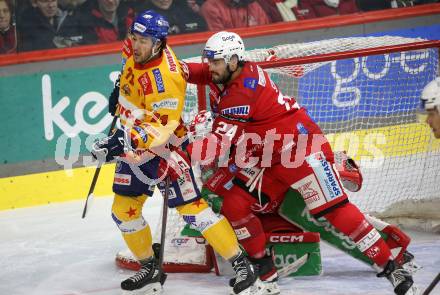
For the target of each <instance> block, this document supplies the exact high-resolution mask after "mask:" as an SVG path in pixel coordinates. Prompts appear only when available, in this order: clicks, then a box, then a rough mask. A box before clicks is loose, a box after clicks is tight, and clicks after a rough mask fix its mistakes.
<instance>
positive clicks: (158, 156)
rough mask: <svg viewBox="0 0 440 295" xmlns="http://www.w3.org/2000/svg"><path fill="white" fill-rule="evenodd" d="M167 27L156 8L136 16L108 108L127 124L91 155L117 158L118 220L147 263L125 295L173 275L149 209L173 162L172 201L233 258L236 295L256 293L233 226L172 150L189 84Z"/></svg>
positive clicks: (181, 130) (151, 288)
mask: <svg viewBox="0 0 440 295" xmlns="http://www.w3.org/2000/svg"><path fill="white" fill-rule="evenodd" d="M168 29H169V25H168V22H167V21H166V20H165V19H164V18H163V17H162V16H161V15H159V14H157V13H155V12H154V11H145V12H143V13H141V14H139V15H138V17H137V18H136V20H135V21H134V22H133V24H132V26H131V33H130V37H129V38H128V39H127V40H126V41H124V47H123V62H122V72H121V75H120V79H119V81H118V83H116V85H115V89H114V91H113V92H112V95H111V96H110V99H109V111H110V112H111V113H112V114H113V115H114V114H115V113H116V114H118V115H119V118H120V124H119V126H118V128H116V130H115V131H114V133H113V134H112V135H111V136H109V137H107V138H104V139H102V140H100V141H98V142H96V143H94V144H93V146H92V154H93V155H94V156H95V158H97V159H99V160H100V161H106V162H108V161H111V160H113V159H115V158H116V159H117V163H116V171H115V177H114V182H113V191H114V193H115V196H114V202H113V206H112V218H113V220H114V221H115V223H116V224H117V226H118V228H119V229H120V231H121V233H122V236H123V238H124V240H125V242H126V244H127V246H128V248H129V249H130V250H131V252H132V253H133V254H134V256H135V257H136V258H137V259H138V260H139V262H140V263H141V266H142V267H141V269H140V271H139V272H137V273H136V274H135V275H134V276H132V277H130V278H128V279H126V280H124V281H123V282H122V283H121V288H122V290H123V292H124V294H145V295H150V294H157V293H160V292H161V290H162V285H163V283H164V281H165V278H166V276H165V275H164V274H162V272H161V271H159V269H160V266H159V265H158V257H155V255H154V254H153V250H152V236H151V230H150V226H149V225H148V223H147V222H146V220H145V219H144V218H143V216H142V207H143V205H144V203H145V201H146V199H147V198H148V197H151V196H152V194H153V190H154V188H155V186H156V185H157V186H158V187H159V189H160V190H161V191H162V193H163V192H164V190H165V183H164V181H163V180H162V179H163V178H164V175H166V173H165V174H163V173H162V174H161V173H160V171H162V172H163V170H164V169H159V167H162V166H161V165H162V164H163V163H165V162H167V163H170V162H173V163H179V165H177V166H178V172H179V173H176V171H177V170H175V169H172V168H171V167H170V169H168V170H169V171H174V172H173V173H172V175H173V178H172V183H171V185H170V187H169V195H170V198H169V202H168V206H169V207H171V208H176V209H177V211H178V212H179V213H180V215H182V217H183V219H184V220H185V221H186V222H187V223H190V224H191V225H192V226H194V227H196V228H197V229H198V230H199V231H200V232H202V234H203V236H204V237H205V239H206V240H207V241H208V242H209V244H210V245H211V246H212V247H213V248H214V249H215V250H216V251H217V252H218V253H219V254H220V255H222V256H223V257H224V258H225V259H228V260H229V261H230V262H231V263H232V266H233V269H234V270H235V272H236V284H235V286H234V287H233V291H234V293H235V294H256V292H258V285H257V284H258V283H257V275H256V274H255V272H254V269H253V267H252V265H251V264H250V263H249V261H248V260H247V258H246V257H245V255H244V254H243V253H242V251H241V250H240V248H239V245H238V242H237V239H236V236H235V233H234V231H233V229H232V227H231V225H230V224H229V222H228V221H227V220H226V219H225V218H224V217H223V216H221V215H220V216H219V215H216V214H214V213H213V211H212V210H211V208H210V207H209V206H208V204H207V203H206V202H205V201H204V200H203V199H202V198H201V194H200V191H199V189H198V188H197V186H196V185H195V180H194V175H193V172H192V169H191V166H190V163H189V158H187V157H186V156H185V154H184V153H182V152H180V151H173V150H170V149H168V146H169V140H170V138H174V139H176V138H177V139H178V138H184V136H185V133H186V129H185V126H184V125H183V123H182V120H181V114H182V111H183V106H184V99H185V92H186V82H185V79H184V77H183V73H182V70H181V68H180V66H179V63H178V60H177V58H176V56H175V55H174V52H173V51H172V49H171V48H170V47H169V46H167V45H166V37H167V34H168ZM175 141H176V140H175ZM182 142H183V140H182ZM164 147H165V148H164ZM139 155H141V156H139ZM145 155H147V156H145ZM164 159H165V160H166V161H164ZM172 160H173V161H172ZM161 161H162V162H161ZM177 166H176V165H175V166H173V167H174V168H176V167H177ZM161 180H162V181H161Z"/></svg>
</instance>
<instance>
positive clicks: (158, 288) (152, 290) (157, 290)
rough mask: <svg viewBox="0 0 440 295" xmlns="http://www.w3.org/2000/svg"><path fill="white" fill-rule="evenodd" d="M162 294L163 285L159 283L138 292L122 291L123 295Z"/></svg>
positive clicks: (149, 285)
mask: <svg viewBox="0 0 440 295" xmlns="http://www.w3.org/2000/svg"><path fill="white" fill-rule="evenodd" d="M157 294H162V285H161V284H160V283H159V282H157V283H151V284H148V285H146V286H144V287H143V288H141V289H138V290H132V291H129V290H122V295H157Z"/></svg>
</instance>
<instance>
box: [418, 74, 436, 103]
mask: <svg viewBox="0 0 440 295" xmlns="http://www.w3.org/2000/svg"><path fill="white" fill-rule="evenodd" d="M420 100H421V109H422V110H425V111H426V110H432V109H435V108H436V107H437V110H439V112H440V77H437V78H435V79H434V80H432V81H431V82H429V83H428V84H427V85H426V86H425V88H423V91H422V96H421V98H420Z"/></svg>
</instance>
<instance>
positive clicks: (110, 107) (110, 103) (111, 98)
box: [108, 74, 121, 116]
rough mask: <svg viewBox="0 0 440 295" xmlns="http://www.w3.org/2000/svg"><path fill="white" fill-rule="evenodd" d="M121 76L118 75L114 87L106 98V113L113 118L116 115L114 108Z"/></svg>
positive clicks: (116, 103) (116, 102)
mask: <svg viewBox="0 0 440 295" xmlns="http://www.w3.org/2000/svg"><path fill="white" fill-rule="evenodd" d="M120 79H121V75H120V74H119V76H118V79H116V83H115V87H114V88H113V91H112V93H111V94H110V96H109V98H108V112H109V113H110V114H111V115H112V116H114V115H115V113H116V108H117V105H118V99H119V85H120Z"/></svg>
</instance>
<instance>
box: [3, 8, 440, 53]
mask: <svg viewBox="0 0 440 295" xmlns="http://www.w3.org/2000/svg"><path fill="white" fill-rule="evenodd" d="M439 1H440V0H0V54H4V53H14V52H22V51H30V50H40V49H50V48H64V47H72V46H77V45H87V44H98V43H108V42H115V41H117V40H122V39H124V38H125V37H126V35H127V33H128V30H129V27H130V24H131V22H132V21H133V19H134V17H135V15H136V14H137V13H139V12H141V11H144V10H147V9H153V10H155V11H156V12H158V13H160V14H162V15H164V16H165V17H166V18H167V19H168V21H169V23H170V33H171V34H184V33H193V32H202V31H208V30H210V31H216V30H223V29H231V28H239V27H250V26H256V25H265V24H270V23H275V22H282V21H296V20H303V19H311V18H317V17H324V16H330V15H343V14H350V13H356V12H362V11H371V10H380V9H388V8H397V7H403V6H413V5H419V4H427V3H434V2H439Z"/></svg>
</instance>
